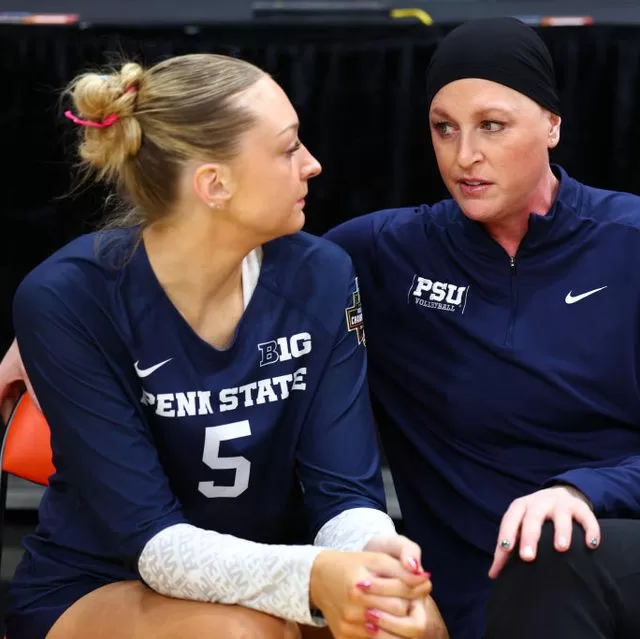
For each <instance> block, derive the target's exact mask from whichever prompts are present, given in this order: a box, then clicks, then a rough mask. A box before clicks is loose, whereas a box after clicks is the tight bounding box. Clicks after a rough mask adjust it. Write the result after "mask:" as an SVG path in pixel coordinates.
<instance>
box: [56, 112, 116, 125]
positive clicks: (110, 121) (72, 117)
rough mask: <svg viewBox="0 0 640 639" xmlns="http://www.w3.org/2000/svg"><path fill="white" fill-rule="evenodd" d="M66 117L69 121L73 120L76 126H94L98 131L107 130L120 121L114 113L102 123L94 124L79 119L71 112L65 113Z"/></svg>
mask: <svg viewBox="0 0 640 639" xmlns="http://www.w3.org/2000/svg"><path fill="white" fill-rule="evenodd" d="M64 117H65V118H69V120H71V121H72V122H75V123H76V124H80V125H81V126H92V127H94V128H96V129H106V128H107V127H109V126H111V125H112V124H114V123H115V122H117V121H118V120H119V119H120V118H119V116H117V115H116V114H115V113H112V114H111V115H108V116H107V117H106V118H105V119H104V120H102V121H101V122H93V121H92V120H83V119H82V118H79V117H78V116H77V115H74V114H73V113H71V111H65V112H64Z"/></svg>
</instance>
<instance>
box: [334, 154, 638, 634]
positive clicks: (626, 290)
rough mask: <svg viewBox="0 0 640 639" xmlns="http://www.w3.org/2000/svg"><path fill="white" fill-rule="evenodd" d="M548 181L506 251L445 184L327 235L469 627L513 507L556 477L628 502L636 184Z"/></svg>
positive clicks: (443, 573)
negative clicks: (345, 267)
mask: <svg viewBox="0 0 640 639" xmlns="http://www.w3.org/2000/svg"><path fill="white" fill-rule="evenodd" d="M553 168H554V171H555V173H556V175H557V176H558V177H559V178H560V187H559V190H558V194H557V197H556V200H555V202H554V204H553V206H552V208H551V210H550V211H549V212H548V213H547V215H544V216H541V215H535V214H532V215H531V216H530V219H529V228H528V232H527V234H526V235H525V237H524V239H523V242H522V244H521V246H520V248H519V250H518V253H517V255H516V256H515V258H514V259H511V258H510V257H509V256H508V255H507V254H506V252H505V251H504V250H503V249H502V248H501V247H500V246H499V245H498V244H497V243H496V242H495V241H494V240H493V239H492V238H491V237H490V236H489V235H488V234H487V233H486V231H485V230H484V228H483V227H482V226H481V225H479V224H478V223H476V222H473V221H471V220H469V219H468V218H466V217H465V216H464V215H463V214H462V212H461V210H460V208H459V207H458V206H457V204H456V203H455V202H454V201H453V200H451V199H449V200H444V201H441V202H439V203H437V204H435V205H433V206H426V205H423V206H418V207H414V208H400V209H390V210H383V211H378V212H375V213H371V214H368V215H364V216H362V217H359V218H356V219H353V220H350V221H348V222H346V223H344V224H342V225H340V226H339V227H337V228H335V229H333V230H332V231H330V232H329V233H328V234H327V237H328V238H329V239H331V240H332V241H334V242H336V243H338V244H339V245H341V246H342V247H343V248H345V249H346V250H347V252H348V253H349V254H350V255H351V257H352V259H353V261H354V263H355V266H356V272H357V274H358V276H359V283H360V291H361V296H362V304H363V312H364V322H365V331H366V336H367V348H368V354H369V379H370V386H371V392H372V395H373V398H374V402H375V404H376V407H377V409H378V411H379V415H381V416H382V417H381V418H380V429H381V434H382V438H383V443H384V447H385V452H386V455H387V458H388V461H389V465H390V468H391V471H392V473H393V476H394V482H395V486H396V490H397V493H398V498H399V501H400V507H401V510H402V514H403V518H404V522H405V525H406V531H407V534H408V536H410V537H412V538H413V539H415V540H416V541H417V542H418V543H419V544H420V545H421V548H422V551H423V564H424V567H425V569H426V570H430V571H431V572H432V573H433V583H434V597H435V599H436V601H437V603H438V605H439V606H440V608H441V611H442V613H443V616H444V618H445V621H446V622H447V625H448V627H449V631H450V633H451V637H452V639H480V638H481V637H482V634H483V626H484V609H485V606H486V602H487V598H488V594H489V592H490V588H491V581H490V580H489V578H488V577H487V572H488V569H489V566H490V564H491V560H492V555H493V552H494V549H495V546H496V542H497V534H498V529H499V524H500V520H501V518H502V516H503V514H504V513H505V511H506V509H507V508H508V506H509V504H510V503H511V502H512V501H513V500H514V499H516V498H518V497H521V496H523V495H527V494H530V493H532V492H534V491H537V490H539V489H541V488H543V487H545V486H548V485H550V484H552V483H554V482H566V483H569V484H572V485H574V486H576V487H577V488H579V489H580V490H581V491H582V492H584V493H585V494H586V495H587V496H588V498H589V499H590V501H591V502H592V504H593V506H594V509H595V512H596V514H597V515H598V516H599V517H638V515H639V514H640V388H639V378H638V371H639V365H640V341H639V340H638V333H639V327H640V198H639V197H637V196H635V195H632V194H628V193H616V192H611V191H604V190H600V189H595V188H591V187H588V186H585V185H583V184H581V183H579V182H577V181H576V180H574V179H572V178H571V177H569V176H568V175H567V174H566V173H565V172H564V170H563V169H561V168H560V167H556V166H554V167H553Z"/></svg>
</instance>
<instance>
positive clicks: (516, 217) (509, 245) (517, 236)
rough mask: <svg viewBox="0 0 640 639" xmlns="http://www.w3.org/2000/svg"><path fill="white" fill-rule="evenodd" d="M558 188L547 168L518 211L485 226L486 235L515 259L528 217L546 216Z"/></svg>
mask: <svg viewBox="0 0 640 639" xmlns="http://www.w3.org/2000/svg"><path fill="white" fill-rule="evenodd" d="M559 187H560V181H559V180H558V178H557V177H556V176H555V175H554V173H553V171H552V170H551V167H549V170H548V171H547V172H546V173H545V175H544V177H543V179H542V180H541V181H540V184H539V185H538V186H537V187H536V189H535V191H534V192H533V193H532V194H531V197H530V198H528V199H527V201H526V203H525V204H524V206H522V207H521V209H520V210H519V211H517V212H513V213H509V214H508V215H505V216H504V217H503V218H502V219H501V220H498V221H496V222H490V223H488V224H485V229H486V231H487V233H489V235H490V236H491V237H492V238H493V239H494V240H495V241H496V242H497V243H498V244H499V245H500V246H501V247H502V248H503V249H504V250H505V251H506V252H507V254H508V255H509V256H510V257H512V258H513V257H515V255H516V253H517V252H518V247H519V246H520V244H521V243H522V239H523V238H524V236H525V235H526V233H527V230H528V229H529V215H530V214H531V213H535V214H537V215H546V214H547V213H548V212H549V211H550V209H551V206H552V205H553V202H554V200H555V198H556V195H557V194H558V189H559Z"/></svg>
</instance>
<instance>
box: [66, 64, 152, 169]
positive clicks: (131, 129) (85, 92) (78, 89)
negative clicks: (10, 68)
mask: <svg viewBox="0 0 640 639" xmlns="http://www.w3.org/2000/svg"><path fill="white" fill-rule="evenodd" d="M144 74H145V71H144V69H143V68H142V67H141V66H140V65H139V64H136V63H132V62H129V63H127V64H125V65H124V66H123V67H122V68H121V69H120V71H116V72H112V73H109V74H106V75H105V74H99V73H85V74H83V75H81V76H80V77H78V78H77V79H76V80H75V81H74V82H73V84H72V86H71V87H70V89H69V93H70V95H71V98H72V101H73V105H74V111H75V112H76V113H77V114H78V115H79V116H80V117H81V118H84V119H86V120H89V121H92V122H104V121H105V120H106V119H107V118H111V119H113V120H114V122H113V124H111V125H110V126H107V127H103V128H96V127H86V126H85V127H82V128H81V130H80V135H81V136H82V139H81V142H80V147H79V153H80V157H81V158H82V159H83V160H84V161H85V162H86V163H88V164H89V165H90V166H92V167H93V168H95V169H97V170H98V171H99V173H100V178H101V179H106V180H107V181H110V182H117V181H118V176H119V175H120V173H121V168H122V164H123V163H124V162H126V161H127V160H128V159H129V158H131V157H132V156H135V155H136V154H137V153H138V151H139V150H140V144H141V142H142V130H141V128H140V124H139V122H138V121H137V119H136V117H135V110H136V106H137V101H138V91H139V88H140V86H141V84H142V81H143V79H144Z"/></svg>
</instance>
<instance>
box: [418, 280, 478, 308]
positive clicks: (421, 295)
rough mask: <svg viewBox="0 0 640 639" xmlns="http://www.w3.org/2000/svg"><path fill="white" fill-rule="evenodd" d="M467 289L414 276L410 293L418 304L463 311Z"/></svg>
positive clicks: (466, 287)
mask: <svg viewBox="0 0 640 639" xmlns="http://www.w3.org/2000/svg"><path fill="white" fill-rule="evenodd" d="M468 291H469V287H468V286H458V285H456V284H449V283H448V282H439V281H436V280H431V279H429V278H426V277H419V276H416V277H415V278H414V280H413V282H412V286H411V291H410V293H411V295H412V296H413V298H414V301H415V303H416V304H419V305H420V306H425V307H427V308H435V309H437V310H442V311H456V310H458V309H461V310H462V312H464V308H465V305H466V301H467V293H468Z"/></svg>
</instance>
